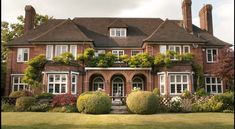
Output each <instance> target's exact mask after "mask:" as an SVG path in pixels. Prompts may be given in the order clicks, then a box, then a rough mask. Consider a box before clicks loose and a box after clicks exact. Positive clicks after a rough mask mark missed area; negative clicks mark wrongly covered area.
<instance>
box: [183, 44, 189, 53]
mask: <svg viewBox="0 0 235 129" xmlns="http://www.w3.org/2000/svg"><path fill="white" fill-rule="evenodd" d="M183 53H190V46H189V45H184V46H183Z"/></svg>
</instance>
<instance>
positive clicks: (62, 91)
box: [61, 84, 66, 93]
mask: <svg viewBox="0 0 235 129" xmlns="http://www.w3.org/2000/svg"><path fill="white" fill-rule="evenodd" d="M65 88H66V87H65V84H61V93H65Z"/></svg>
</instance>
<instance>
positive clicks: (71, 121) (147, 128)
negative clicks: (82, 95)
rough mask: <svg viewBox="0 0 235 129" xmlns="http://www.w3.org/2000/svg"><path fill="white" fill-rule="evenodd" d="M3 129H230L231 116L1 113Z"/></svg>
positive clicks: (219, 114) (221, 114)
mask: <svg viewBox="0 0 235 129" xmlns="http://www.w3.org/2000/svg"><path fill="white" fill-rule="evenodd" d="M1 118H2V119H1V123H2V128H3V129H98V128H102V129H233V126H234V123H233V121H234V116H233V113H186V114H155V115H132V114H128V115H113V114H107V115H86V114H80V113H54V112H53V113H52V112H51V113H50V112H45V113H37V112H2V116H1Z"/></svg>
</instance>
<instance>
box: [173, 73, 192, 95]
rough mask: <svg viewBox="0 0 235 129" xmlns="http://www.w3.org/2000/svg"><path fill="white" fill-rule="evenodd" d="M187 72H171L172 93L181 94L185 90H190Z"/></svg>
mask: <svg viewBox="0 0 235 129" xmlns="http://www.w3.org/2000/svg"><path fill="white" fill-rule="evenodd" d="M188 82H189V81H188V75H187V74H171V75H170V93H171V94H181V93H183V91H184V90H188V88H189V87H188Z"/></svg>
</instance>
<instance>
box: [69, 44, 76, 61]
mask: <svg viewBox="0 0 235 129" xmlns="http://www.w3.org/2000/svg"><path fill="white" fill-rule="evenodd" d="M72 47H75V48H74V49H75V53H72ZM69 52H70V53H71V54H72V55H73V57H74V59H75V60H76V59H77V45H70V48H69Z"/></svg>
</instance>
